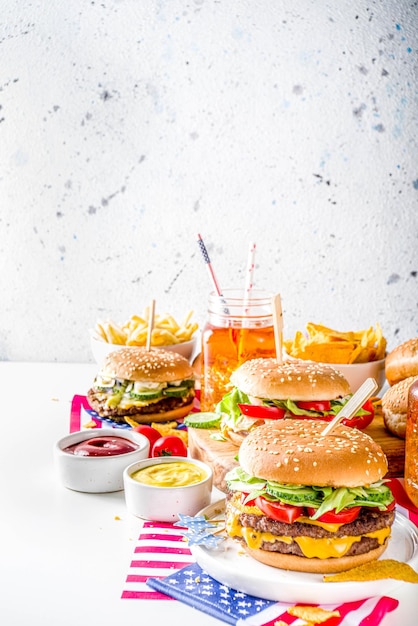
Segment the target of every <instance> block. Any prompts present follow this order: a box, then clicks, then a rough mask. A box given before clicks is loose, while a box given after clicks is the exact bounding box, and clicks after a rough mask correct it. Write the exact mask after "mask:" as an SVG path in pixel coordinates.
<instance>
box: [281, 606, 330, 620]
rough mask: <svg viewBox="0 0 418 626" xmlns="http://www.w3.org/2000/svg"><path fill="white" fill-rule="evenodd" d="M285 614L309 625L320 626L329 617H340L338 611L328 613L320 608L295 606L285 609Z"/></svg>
mask: <svg viewBox="0 0 418 626" xmlns="http://www.w3.org/2000/svg"><path fill="white" fill-rule="evenodd" d="M287 612H288V613H289V615H292V617H299V619H304V620H305V621H306V622H308V623H309V624H322V623H323V622H326V621H327V620H329V619H330V617H340V612H339V611H329V610H328V609H322V608H321V607H320V606H304V605H296V606H291V607H290V609H287Z"/></svg>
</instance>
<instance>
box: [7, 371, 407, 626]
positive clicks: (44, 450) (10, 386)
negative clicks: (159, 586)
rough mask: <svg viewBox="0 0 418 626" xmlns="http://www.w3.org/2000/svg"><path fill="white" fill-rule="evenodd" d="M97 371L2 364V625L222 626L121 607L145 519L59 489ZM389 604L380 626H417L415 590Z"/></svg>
mask: <svg viewBox="0 0 418 626" xmlns="http://www.w3.org/2000/svg"><path fill="white" fill-rule="evenodd" d="M96 369H97V368H96V366H95V365H87V364H83V365H78V364H54V363H13V362H0V381H1V384H0V389H1V400H2V410H1V418H2V428H3V440H2V444H1V446H2V450H1V454H0V494H1V510H0V530H1V534H0V537H1V539H0V541H1V544H0V577H1V578H0V623H1V624H2V625H3V626H27V625H30V626H52V625H54V626H57V625H59V626H66V625H67V624H69V625H70V624H71V626H74V624H78V625H80V626H84V625H89V626H90V624H95V625H96V624H100V625H101V626H115V624H123V626H138V624H143V625H148V624H155V625H156V626H160V625H162V624H169V625H170V626H177V625H178V626H195V625H196V624H199V626H216V625H218V626H219V625H220V624H223V623H224V622H221V621H219V620H217V619H214V618H212V617H209V616H208V615H206V614H205V613H201V612H200V611H197V610H195V609H193V608H190V607H188V606H186V605H184V604H182V603H180V602H177V601H159V600H152V601H146V600H135V599H133V600H127V599H123V600H122V599H121V598H120V595H121V591H122V589H123V585H124V582H125V580H126V575H127V573H128V569H129V564H130V562H131V560H132V558H133V550H134V546H135V542H136V540H137V538H138V536H139V534H140V531H141V527H142V522H141V520H139V519H137V518H135V517H134V516H132V515H131V514H129V513H128V512H127V510H126V508H125V501H124V494H123V492H122V491H121V492H116V493H110V494H84V493H78V492H75V491H71V490H68V489H66V488H64V487H63V486H62V485H61V484H60V482H59V481H58V478H57V476H56V472H55V469H54V463H53V455H52V448H53V444H54V443H55V441H56V440H58V439H59V438H60V437H62V436H64V435H66V434H67V433H68V431H69V415H70V406H71V400H72V397H73V396H74V395H75V394H80V395H85V394H86V392H87V390H88V388H89V386H90V383H91V381H92V380H93V378H94V375H95V373H96ZM117 517H119V518H120V519H119V520H118V519H115V518H117ZM391 595H392V596H393V597H397V598H398V599H399V600H400V605H399V607H398V608H397V609H396V611H394V612H393V613H390V614H388V615H387V616H386V617H385V619H384V621H382V626H399V624H401V625H402V626H415V625H416V624H417V620H418V618H417V615H418V587H417V586H416V585H405V584H402V585H401V586H400V587H399V588H397V590H396V591H395V592H394V593H392V594H391Z"/></svg>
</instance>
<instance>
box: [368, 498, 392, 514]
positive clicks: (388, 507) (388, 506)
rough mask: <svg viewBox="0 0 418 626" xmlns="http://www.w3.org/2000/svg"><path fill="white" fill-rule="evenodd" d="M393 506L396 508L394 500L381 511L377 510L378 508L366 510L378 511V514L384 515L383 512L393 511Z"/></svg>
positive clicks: (369, 507) (373, 507) (371, 507)
mask: <svg viewBox="0 0 418 626" xmlns="http://www.w3.org/2000/svg"><path fill="white" fill-rule="evenodd" d="M395 506H396V500H395V498H394V499H393V500H392V502H390V504H388V505H387V507H386V508H385V509H383V511H382V510H381V509H379V507H378V506H368V507H367V508H368V509H370V511H379V512H380V513H384V512H385V511H393V509H394V508H395Z"/></svg>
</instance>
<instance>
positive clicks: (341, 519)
mask: <svg viewBox="0 0 418 626" xmlns="http://www.w3.org/2000/svg"><path fill="white" fill-rule="evenodd" d="M360 509H361V506H352V507H350V508H347V509H343V510H342V511H340V512H339V513H336V512H335V509H333V510H332V511H327V512H326V513H323V514H322V515H321V516H320V517H318V518H317V520H316V521H317V522H324V523H325V524H349V523H350V522H354V520H355V519H357V517H358V515H359V513H360ZM306 510H307V511H308V515H309V517H312V515H314V514H315V511H316V509H315V508H313V507H310V506H309V507H307V509H306Z"/></svg>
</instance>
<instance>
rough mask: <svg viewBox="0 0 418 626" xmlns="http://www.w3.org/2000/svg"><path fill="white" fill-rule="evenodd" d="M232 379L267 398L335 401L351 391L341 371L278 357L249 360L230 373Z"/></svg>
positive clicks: (244, 387) (255, 394) (246, 391)
mask: <svg viewBox="0 0 418 626" xmlns="http://www.w3.org/2000/svg"><path fill="white" fill-rule="evenodd" d="M231 382H232V383H233V385H235V387H237V388H238V389H239V390H240V391H243V392H244V393H246V394H247V395H249V396H253V397H256V398H263V399H267V400H286V399H287V398H291V399H292V400H295V401H314V400H334V399H335V398H338V397H345V396H347V395H348V394H350V393H351V391H350V385H349V384H348V381H347V380H346V379H345V378H344V376H343V375H342V374H340V372H339V371H337V370H335V369H334V368H333V367H330V366H328V365H321V364H319V363H314V362H311V361H302V360H300V361H290V362H289V361H287V362H285V363H283V364H282V365H280V364H278V363H277V361H276V359H252V360H250V361H246V362H245V363H243V365H241V366H240V367H239V368H238V369H236V370H235V372H233V373H232V375H231Z"/></svg>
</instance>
